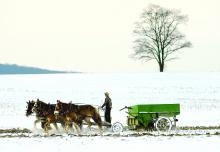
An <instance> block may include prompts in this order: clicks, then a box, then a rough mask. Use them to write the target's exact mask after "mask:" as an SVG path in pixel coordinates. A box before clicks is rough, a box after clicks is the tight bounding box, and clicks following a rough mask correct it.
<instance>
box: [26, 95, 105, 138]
mask: <svg viewBox="0 0 220 152" xmlns="http://www.w3.org/2000/svg"><path fill="white" fill-rule="evenodd" d="M33 113H35V114H36V120H35V122H34V126H35V127H36V124H37V123H38V122H40V123H41V127H42V128H43V129H44V131H45V132H48V130H50V129H51V126H50V124H53V125H54V127H55V128H56V129H57V130H58V126H57V123H60V124H61V126H62V127H63V128H64V130H65V132H67V133H68V131H69V129H73V126H74V127H75V129H76V131H77V134H80V131H81V129H82V125H83V122H85V123H86V124H87V125H88V127H89V128H90V126H91V125H92V124H93V122H91V121H90V120H91V119H92V120H93V121H94V122H95V124H97V125H98V127H99V130H100V132H102V120H101V116H100V114H99V112H98V109H97V108H95V107H94V106H92V105H77V104H73V103H71V102H70V103H64V102H61V101H60V100H57V103H56V104H50V103H45V102H43V101H40V100H39V99H37V100H36V101H34V100H32V101H28V102H27V110H26V116H30V115H31V114H33Z"/></svg>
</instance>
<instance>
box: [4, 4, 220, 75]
mask: <svg viewBox="0 0 220 152" xmlns="http://www.w3.org/2000/svg"><path fill="white" fill-rule="evenodd" d="M149 4H157V5H160V6H163V7H166V8H171V9H180V10H181V11H182V13H183V14H186V15H188V17H189V22H188V23H187V24H186V25H184V26H183V27H182V28H181V29H182V32H183V33H184V34H185V35H186V38H187V40H189V41H191V42H192V44H193V47H192V48H190V49H183V50H182V51H181V52H180V53H177V56H178V57H179V59H178V60H174V61H172V62H169V63H168V64H167V66H166V69H165V71H168V72H169V71H172V72H173V71H174V72H186V71H190V72H191V71H204V72H205V71H220V59H219V58H220V9H219V6H220V1H219V0H1V1H0V63H11V64H12V63H15V64H19V65H26V66H35V67H41V68H48V69H55V70H73V71H74V70H77V71H83V72H152V71H158V67H157V64H156V63H155V61H151V62H147V63H143V62H140V61H135V60H132V59H131V58H129V55H130V54H131V53H133V49H132V46H133V43H132V41H133V40H134V36H133V35H132V31H133V29H134V22H136V21H138V20H139V16H140V14H141V13H142V11H143V9H144V8H146V7H147V6H148V5H149Z"/></svg>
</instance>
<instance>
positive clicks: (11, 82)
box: [0, 72, 220, 152]
mask: <svg viewBox="0 0 220 152" xmlns="http://www.w3.org/2000/svg"><path fill="white" fill-rule="evenodd" d="M106 91H108V92H110V95H111V98H112V101H113V111H112V119H113V122H115V121H120V122H122V123H123V124H124V125H126V123H125V122H126V113H125V111H121V112H120V111H119V109H120V108H123V107H124V106H129V105H134V104H140V103H141V104H149V103H180V104H181V114H180V115H179V116H178V119H179V121H178V124H177V125H178V126H219V125H220V73H216V72H213V73H145V74H143V73H140V74H57V75H1V76H0V129H10V128H28V129H33V121H34V119H35V117H34V116H30V117H26V116H25V109H26V102H27V101H28V100H32V99H33V100H36V99H37V98H39V99H40V100H43V101H45V102H50V103H55V102H56V100H57V99H60V100H61V101H65V102H69V101H72V102H73V103H74V102H75V103H88V104H93V105H101V104H102V103H103V100H104V94H103V93H104V92H106ZM38 128H39V126H38ZM219 141H220V136H219V135H215V136H206V135H203V136H181V137H178V136H175V137H164V136H161V137H160V136H159V137H158V136H157V137H153V136H141V137H106V136H104V137H102V136H98V137H69V136H63V137H35V138H0V150H1V151H22V152H23V151H24V152H25V151H29V150H31V151H46V150H51V151H69V150H72V151H90V150H91V151H119V150H121V151H122V150H126V151H138V150H139V151H143V150H144V151H146V150H149V151H150V150H154V151H164V150H165V151H191V150H195V151H204V152H205V151H206V152H207V151H208V150H209V151H212V152H213V151H214V152H215V151H216V152H217V151H219V149H220V144H219ZM50 148H51V149H50Z"/></svg>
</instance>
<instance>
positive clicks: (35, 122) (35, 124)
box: [34, 119, 40, 129]
mask: <svg viewBox="0 0 220 152" xmlns="http://www.w3.org/2000/svg"><path fill="white" fill-rule="evenodd" d="M38 122H40V119H37V120H35V121H34V129H36V128H37V127H36V126H37V123H38Z"/></svg>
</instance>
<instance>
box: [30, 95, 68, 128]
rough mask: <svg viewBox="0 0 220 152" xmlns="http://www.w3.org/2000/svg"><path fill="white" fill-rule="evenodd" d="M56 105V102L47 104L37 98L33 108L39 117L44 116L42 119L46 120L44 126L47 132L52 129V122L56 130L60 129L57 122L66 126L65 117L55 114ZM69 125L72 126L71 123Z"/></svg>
mask: <svg viewBox="0 0 220 152" xmlns="http://www.w3.org/2000/svg"><path fill="white" fill-rule="evenodd" d="M55 106H56V105H55V104H47V103H45V102H43V101H40V100H39V99H37V101H36V102H35V104H34V107H33V109H32V110H33V111H34V112H35V113H36V115H37V117H40V118H42V119H41V120H42V121H43V122H44V126H43V128H44V131H45V132H48V130H49V129H50V123H53V125H54V127H55V128H56V130H58V126H57V123H61V126H62V127H64V121H63V119H62V118H61V117H55V115H54V110H55ZM69 127H72V126H71V125H70V126H69Z"/></svg>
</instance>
